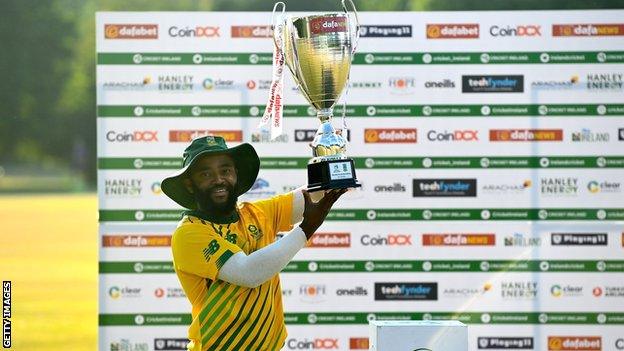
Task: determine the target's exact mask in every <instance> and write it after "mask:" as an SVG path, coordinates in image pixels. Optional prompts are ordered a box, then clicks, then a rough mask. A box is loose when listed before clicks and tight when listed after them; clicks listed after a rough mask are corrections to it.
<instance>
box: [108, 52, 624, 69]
mask: <svg viewBox="0 0 624 351" xmlns="http://www.w3.org/2000/svg"><path fill="white" fill-rule="evenodd" d="M268 50H269V48H267V49H266V51H267V52H263V53H206V52H204V53H195V54H191V53H175V52H173V53H164V52H163V53H155V52H134V53H133V52H127V53H124V52H99V53H98V54H97V64H98V65H214V64H218V65H270V64H271V63H272V57H271V54H270V53H269V52H268ZM623 62H624V51H609V50H605V51H541V52H540V51H534V52H495V51H494V52H492V51H488V52H482V53H479V52H477V53H474V52H464V53H462V52H448V53H444V52H431V53H409V52H407V53H406V52H394V53H378V52H370V53H364V52H356V53H355V55H354V58H353V64H355V65H388V64H392V65H401V64H407V65H435V64H443V65H448V64H459V65H465V64H478V65H483V64H562V63H565V64H569V63H576V64H601V63H623Z"/></svg>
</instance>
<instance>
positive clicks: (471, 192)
mask: <svg viewBox="0 0 624 351" xmlns="http://www.w3.org/2000/svg"><path fill="white" fill-rule="evenodd" d="M413 190H414V193H413V196H414V197H440V196H452V197H476V196H477V180H476V179H474V178H473V179H414V186H413Z"/></svg>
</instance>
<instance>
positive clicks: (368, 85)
mask: <svg viewBox="0 0 624 351" xmlns="http://www.w3.org/2000/svg"><path fill="white" fill-rule="evenodd" d="M381 84H382V83H381V82H373V81H363V82H349V88H350V89H379V88H381Z"/></svg>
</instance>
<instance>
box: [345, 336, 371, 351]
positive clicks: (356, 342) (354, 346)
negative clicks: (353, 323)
mask: <svg viewBox="0 0 624 351" xmlns="http://www.w3.org/2000/svg"><path fill="white" fill-rule="evenodd" d="M349 349H350V350H368V338H349Z"/></svg>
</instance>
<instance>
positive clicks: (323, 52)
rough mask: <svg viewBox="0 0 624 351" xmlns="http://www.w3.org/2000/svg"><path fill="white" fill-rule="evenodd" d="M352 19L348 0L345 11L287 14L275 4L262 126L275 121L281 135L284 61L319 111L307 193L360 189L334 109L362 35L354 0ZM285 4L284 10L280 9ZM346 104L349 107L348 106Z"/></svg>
mask: <svg viewBox="0 0 624 351" xmlns="http://www.w3.org/2000/svg"><path fill="white" fill-rule="evenodd" d="M348 1H349V3H351V6H352V7H353V13H354V19H355V23H352V21H351V18H350V16H349V13H348V12H347V8H346V6H345V0H342V8H343V10H344V11H343V12H340V13H338V12H336V13H327V14H322V15H311V16H284V10H285V8H286V5H285V4H284V3H283V2H278V3H276V4H275V7H274V8H273V23H272V26H273V36H274V44H275V47H274V51H273V82H272V84H271V90H270V93H271V95H270V98H269V101H268V103H267V108H266V109H265V113H264V116H263V118H262V122H261V124H262V123H263V124H267V123H268V122H269V120H271V123H270V125H271V135H272V137H276V136H277V135H276V134H278V133H281V126H282V115H281V113H282V106H281V104H282V96H281V94H282V84H283V83H282V79H283V77H282V74H283V65H284V62H285V63H286V65H287V66H288V68H289V69H290V72H291V73H292V75H293V77H294V80H295V82H296V83H297V85H298V87H299V91H300V92H301V94H302V95H303V96H304V97H305V98H306V99H307V100H308V102H309V103H310V105H312V107H314V108H315V109H316V113H317V117H318V118H319V119H320V120H321V125H320V127H319V128H318V130H317V132H316V136H315V138H314V140H313V141H312V143H311V147H312V152H313V155H314V157H313V158H312V159H311V160H310V161H309V162H308V191H310V192H314V191H319V190H328V189H343V188H355V187H360V186H361V184H360V183H359V182H358V180H357V178H356V175H355V166H354V162H353V160H352V159H350V158H348V157H347V156H346V155H345V151H346V145H347V140H346V135H347V131H346V128H344V114H345V112H346V111H345V109H343V128H342V131H341V133H336V130H335V129H334V127H333V125H332V123H331V120H332V117H333V109H334V105H335V104H336V102H337V101H338V100H339V98H340V96H341V95H342V92H343V90H344V88H345V86H346V85H347V83H348V80H349V70H350V69H351V60H352V58H353V54H354V52H355V46H356V44H357V40H358V38H359V22H358V18H357V12H356V10H355V6H354V5H353V2H352V0H348ZM280 5H281V6H282V11H281V14H279V15H277V16H276V10H277V8H278V7H279V6H280ZM345 107H346V106H345Z"/></svg>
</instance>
